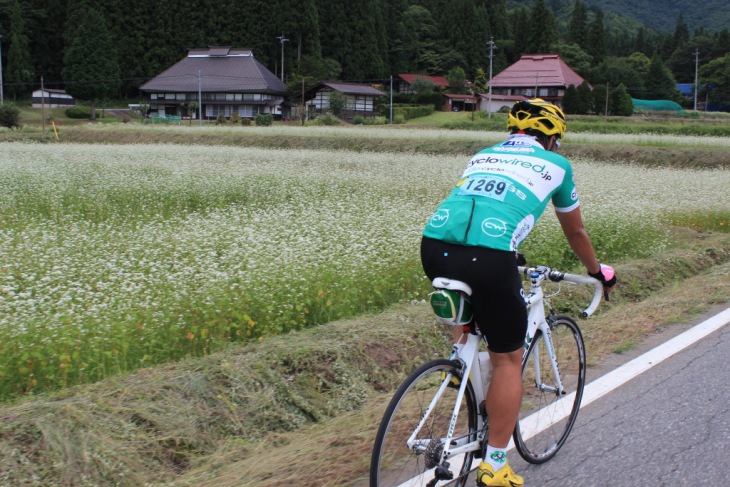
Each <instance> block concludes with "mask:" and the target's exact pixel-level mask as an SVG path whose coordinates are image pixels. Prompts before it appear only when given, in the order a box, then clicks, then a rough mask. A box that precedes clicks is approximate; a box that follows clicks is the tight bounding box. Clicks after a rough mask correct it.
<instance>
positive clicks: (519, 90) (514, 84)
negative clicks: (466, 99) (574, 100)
mask: <svg viewBox="0 0 730 487" xmlns="http://www.w3.org/2000/svg"><path fill="white" fill-rule="evenodd" d="M583 81H585V80H584V79H583V78H582V77H581V76H580V75H579V74H578V73H576V72H575V71H573V70H572V69H571V68H570V66H568V65H567V64H565V62H564V61H563V60H562V59H560V56H559V55H558V54H523V55H522V57H521V58H520V60H519V61H517V62H516V63H514V64H513V65H511V66H509V67H508V68H507V69H505V70H504V71H502V72H501V73H499V74H497V75H496V76H495V77H493V78H492V94H493V95H521V96H525V97H527V98H535V97H540V98H543V99H544V100H545V101H550V102H553V103H559V102H560V101H561V100H562V99H563V96H564V95H565V90H566V89H567V88H568V87H569V86H570V85H575V87H576V88H577V87H578V86H579V85H580V84H581V83H583Z"/></svg>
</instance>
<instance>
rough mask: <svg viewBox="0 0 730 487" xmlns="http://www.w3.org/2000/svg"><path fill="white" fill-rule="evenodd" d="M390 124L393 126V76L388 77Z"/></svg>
mask: <svg viewBox="0 0 730 487" xmlns="http://www.w3.org/2000/svg"><path fill="white" fill-rule="evenodd" d="M390 124H391V125H393V75H392V74H391V75H390Z"/></svg>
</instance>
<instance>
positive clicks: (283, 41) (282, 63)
mask: <svg viewBox="0 0 730 487" xmlns="http://www.w3.org/2000/svg"><path fill="white" fill-rule="evenodd" d="M277 39H279V42H281V81H284V43H285V42H289V39H287V38H286V37H284V33H283V32H282V33H281V37H277Z"/></svg>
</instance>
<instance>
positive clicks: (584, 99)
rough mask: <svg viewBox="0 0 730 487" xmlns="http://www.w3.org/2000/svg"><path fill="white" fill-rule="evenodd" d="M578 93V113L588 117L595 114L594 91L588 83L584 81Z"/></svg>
mask: <svg viewBox="0 0 730 487" xmlns="http://www.w3.org/2000/svg"><path fill="white" fill-rule="evenodd" d="M576 91H577V92H578V113H580V114H581V115H586V114H588V113H591V112H593V91H592V90H591V87H590V85H589V84H588V82H587V81H583V82H582V83H581V84H580V85H579V86H578V89H577V90H576Z"/></svg>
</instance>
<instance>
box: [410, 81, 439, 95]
mask: <svg viewBox="0 0 730 487" xmlns="http://www.w3.org/2000/svg"><path fill="white" fill-rule="evenodd" d="M435 88H436V85H435V84H434V82H433V81H431V80H430V79H428V78H416V79H414V80H413V83H411V91H412V92H413V93H415V94H417V95H420V94H422V93H433V92H434V90H435Z"/></svg>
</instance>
